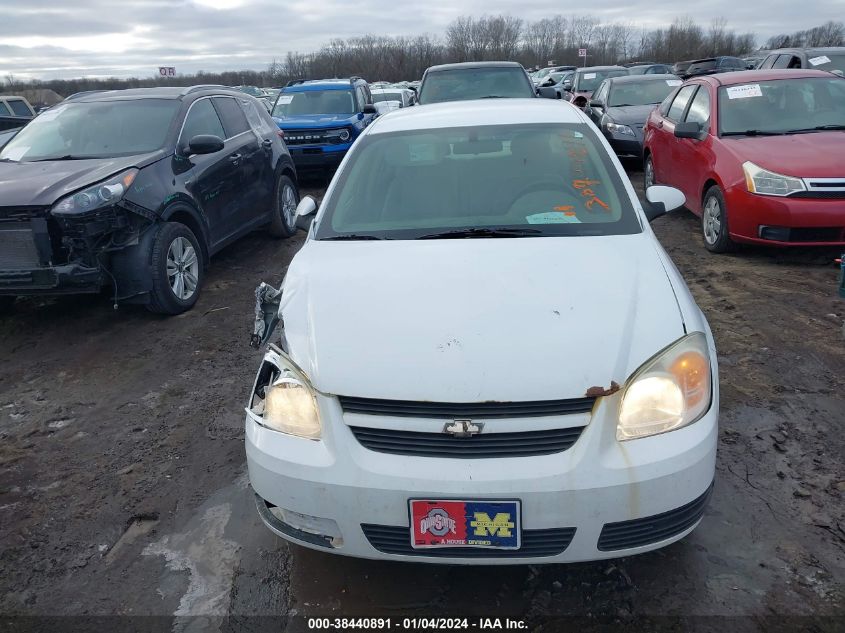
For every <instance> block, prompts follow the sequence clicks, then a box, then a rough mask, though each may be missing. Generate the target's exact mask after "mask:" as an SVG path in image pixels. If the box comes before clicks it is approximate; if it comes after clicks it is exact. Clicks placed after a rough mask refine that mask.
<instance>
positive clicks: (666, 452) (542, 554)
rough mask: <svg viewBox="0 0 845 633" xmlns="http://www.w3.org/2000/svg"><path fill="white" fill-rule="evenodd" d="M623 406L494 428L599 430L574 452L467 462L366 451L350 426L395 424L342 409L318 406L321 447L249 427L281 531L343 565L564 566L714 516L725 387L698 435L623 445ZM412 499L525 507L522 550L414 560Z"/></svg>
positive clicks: (634, 549)
mask: <svg viewBox="0 0 845 633" xmlns="http://www.w3.org/2000/svg"><path fill="white" fill-rule="evenodd" d="M714 375H715V374H714ZM619 398H620V393H617V394H615V395H613V396H610V397H605V398H600V399H599V400H598V401H597V402H596V404H595V406H594V408H593V411H592V413H591V414H571V415H564V416H554V417H546V418H542V419H541V418H525V419H512V420H501V419H496V420H486V421H485V422H486V426H485V433H487V432H492V433H495V432H502V430H503V429H505V428H507V429H508V430H509V431H513V430H515V429H517V430H525V429H528V428H536V425H538V424H540V425H542V427H543V428H560V427H569V426H582V425H585V424H586V427H585V428H584V430H583V432H581V434H580V437H579V438H578V440H577V441H576V442H575V444H574V445H572V447H571V448H569V449H568V450H565V451H564V452H559V453H554V454H551V455H542V456H531V457H512V458H489V459H454V458H441V457H414V456H408V455H394V454H388V453H382V452H377V451H373V450H369V449H367V448H364V446H362V445H361V444H360V443H359V442H358V440H357V439H356V438H355V436H354V435H353V433H352V431H351V430H350V425H353V426H362V425H364V426H366V425H368V424H377V425H379V426H382V427H383V428H384V424H385V419H384V418H379V421H378V422H373V421H372V420H368V419H367V418H372V417H373V416H367V415H362V414H352V413H348V412H347V413H344V412H343V411H342V409H341V406H340V404H339V403H338V401H337V399H336V398H334V397H329V396H324V395H319V396H318V403H319V408H320V414H321V420H322V425H323V438H322V440H320V441H313V440H306V439H300V438H296V437H293V436H289V435H284V434H281V433H277V432H274V431H272V430H269V429H267V428H265V427H263V426H261V425H260V424H258V423H256V422H255V421H254V420H253V419H252V418H251V417H250V416H247V420H246V453H247V464H248V467H249V475H250V481H251V483H252V487H253V489H254V491H255V493H256V495H257V503H258V505H259V510H260V514H261V515H262V518H263V519H264V522H265V524H267V526H268V527H269V528H270V529H271V530H273V531H274V532H275V533H276V534H278V535H280V536H282V537H284V538H286V539H288V540H290V541H293V542H296V543H299V544H301V545H304V546H306V547H311V548H314V549H321V550H323V551H330V552H334V553H338V554H344V555H349V556H356V557H363V558H372V559H389V560H404V561H421V562H441V563H458V564H503V563H508V564H526V563H562V562H576V561H588V560H598V559H603V558H616V557H620V556H628V555H631V554H638V553H641V552H646V551H649V550H653V549H657V548H659V547H663V546H665V545H668V544H669V543H672V542H674V541H676V540H679V539H680V538H683V537H684V536H685V535H686V534H688V533H689V532H691V531H692V530H693V529H694V528H695V526H696V525H697V524H698V522H699V520H700V518H701V516H702V514H703V512H704V507H705V505H706V502H707V497H708V495H709V490H710V487H711V484H712V481H713V477H714V472H715V460H716V441H717V426H718V402H719V398H718V383H716V384H714V394H713V402H712V405H711V408H710V410H709V411H708V413H707V414H706V415H705V416H704V417H703V418H702V419H701V420H699V421H698V422H696V423H695V424H692V425H690V426H688V427H686V428H683V429H680V430H677V431H673V432H670V433H665V434H663V435H658V436H653V437H649V438H643V439H638V440H633V441H628V442H618V441H617V440H616V435H615V434H616V411H617V410H618V405H619ZM393 423H395V424H396V425H397V426H393V428H406V429H407V428H409V425H410V428H415V427H416V428H423V427H426V428H429V429H433V428H435V427H438V428H442V424H443V421H442V420H432V419H426V420H417V419H413V420H410V419H408V418H404V419H402V420H400V421H395V420H394V421H393ZM393 423H390V422H388V424H391V425H392V424H393ZM398 424H402V427H398ZM412 498H416V499H435V500H439V499H450V498H451V499H467V500H485V499H488V500H495V499H518V500H519V501H520V502H521V515H522V529H523V545H522V548H521V549H519V550H511V551H506V550H474V551H472V552H464V551H455V550H437V552H436V553H432V552H431V550H413V549H411V548H410V532H409V530H410V527H409V525H410V524H409V511H408V501H409V499H412ZM273 506H277V507H278V508H283V509H284V510H285V511H287V512H290V513H294V515H296V516H305V517H310V518H312V519H314V522H315V523H317V524H321V525H326V524H329V525H331V526H333V527H332V528H331V529H330V530H327V532H330V533H322V534H321V533H319V530H312V531H309V530H304V531H303V530H299V531H297V528H296V527H294V526H292V525H286V524H284V522H280V520H279V519H278V518H277V517H274V516H273V515H272V514H271V513H270V510H272V507H273ZM303 532H305V533H306V534H305V536H303Z"/></svg>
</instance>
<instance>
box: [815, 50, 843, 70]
mask: <svg viewBox="0 0 845 633" xmlns="http://www.w3.org/2000/svg"><path fill="white" fill-rule="evenodd" d="M808 57H809V59H808V61H809V62H810V65H809V67H810V68H815V69H816V70H826V71H828V72H835V73H838V74H840V75H841V74H842V73H845V53H823V54H822V53H818V54H815V53H813V54H810V55H808Z"/></svg>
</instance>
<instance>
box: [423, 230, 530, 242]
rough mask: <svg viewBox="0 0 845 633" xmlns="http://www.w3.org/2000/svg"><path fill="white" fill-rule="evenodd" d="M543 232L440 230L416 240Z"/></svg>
mask: <svg viewBox="0 0 845 633" xmlns="http://www.w3.org/2000/svg"><path fill="white" fill-rule="evenodd" d="M542 234H543V232H542V231H540V230H538V229H509V228H498V229H497V228H477V229H458V230H453V231H442V232H440V233H430V234H429V235H422V236H420V237H418V238H417V239H418V240H440V239H446V240H448V239H461V238H464V237H536V236H540V235H542Z"/></svg>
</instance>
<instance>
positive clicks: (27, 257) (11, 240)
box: [0, 222, 40, 270]
mask: <svg viewBox="0 0 845 633" xmlns="http://www.w3.org/2000/svg"><path fill="white" fill-rule="evenodd" d="M39 265H40V260H39V257H38V249H37V248H36V246H35V239H34V237H33V234H32V228H31V227H30V224H29V222H4V223H2V224H0V270H27V269H32V268H38V266H39Z"/></svg>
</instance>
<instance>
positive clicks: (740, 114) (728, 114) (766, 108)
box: [719, 75, 845, 135]
mask: <svg viewBox="0 0 845 633" xmlns="http://www.w3.org/2000/svg"><path fill="white" fill-rule="evenodd" d="M840 126H841V127H843V128H845V79H843V78H840V77H836V76H835V75H831V76H830V77H829V78H828V77H807V78H802V79H775V80H770V81H755V82H749V83H747V84H742V85H736V86H723V87H721V88H719V127H720V132H721V134H722V135H745V134H748V133H749V132H751V134H761V133H792V132H796V131H802V132H803V131H816V130H822V129H825V128H828V129H836V128H837V127H840Z"/></svg>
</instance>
